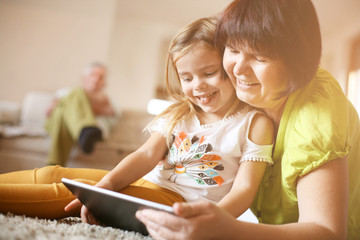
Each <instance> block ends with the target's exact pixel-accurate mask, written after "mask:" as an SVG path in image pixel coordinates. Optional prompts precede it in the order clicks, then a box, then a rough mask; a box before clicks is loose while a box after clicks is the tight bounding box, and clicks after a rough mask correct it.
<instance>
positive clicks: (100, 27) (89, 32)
mask: <svg viewBox="0 0 360 240" xmlns="http://www.w3.org/2000/svg"><path fill="white" fill-rule="evenodd" d="M115 2H116V1H115V0H106V1H98V0H76V1H72V0H51V1H48V0H1V1H0V83H1V87H0V99H3V100H10V101H18V102H20V101H22V99H23V97H24V95H25V93H26V92H28V91H34V90H36V91H55V90H56V89H58V88H59V87H63V86H68V85H76V84H77V83H78V81H79V76H80V72H81V70H82V68H83V66H84V65H86V64H88V63H89V62H90V61H92V60H94V59H98V60H101V61H107V59H108V48H109V42H110V36H111V32H110V31H111V30H112V23H113V16H114V12H113V10H114V5H115Z"/></svg>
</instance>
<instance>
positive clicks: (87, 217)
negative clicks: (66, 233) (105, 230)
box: [80, 206, 99, 225]
mask: <svg viewBox="0 0 360 240" xmlns="http://www.w3.org/2000/svg"><path fill="white" fill-rule="evenodd" d="M80 216H81V221H82V222H84V223H88V224H94V225H99V222H98V220H97V219H96V218H95V217H94V215H92V213H91V212H90V211H89V210H88V209H87V208H86V207H85V206H82V207H81V214H80Z"/></svg>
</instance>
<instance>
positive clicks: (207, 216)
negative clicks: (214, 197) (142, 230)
mask: <svg viewBox="0 0 360 240" xmlns="http://www.w3.org/2000/svg"><path fill="white" fill-rule="evenodd" d="M173 208H174V212H175V214H176V215H173V214H169V213H166V212H163V211H156V210H151V209H143V210H140V211H138V212H137V213H136V217H137V218H138V219H139V220H140V221H142V222H143V223H144V224H145V225H146V227H147V230H148V232H149V234H150V235H151V236H152V237H153V238H154V239H157V240H159V239H197V240H198V239H227V238H229V237H227V236H228V235H227V234H229V233H231V232H230V229H232V230H233V231H234V230H235V229H236V227H235V226H234V225H235V224H236V219H235V218H233V217H232V216H231V215H230V214H228V213H227V212H225V211H224V210H222V209H220V208H219V207H217V206H215V205H214V204H212V203H210V202H208V201H198V202H194V203H175V204H174V206H173Z"/></svg>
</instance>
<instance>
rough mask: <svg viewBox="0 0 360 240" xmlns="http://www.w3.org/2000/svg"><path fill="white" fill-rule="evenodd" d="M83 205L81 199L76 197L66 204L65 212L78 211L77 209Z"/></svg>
mask: <svg viewBox="0 0 360 240" xmlns="http://www.w3.org/2000/svg"><path fill="white" fill-rule="evenodd" d="M81 206H82V204H81V202H80V201H79V199H77V198H75V199H74V200H73V201H71V202H70V203H69V204H68V205H66V206H65V208H64V210H65V212H71V211H76V210H77V209H80V207H81Z"/></svg>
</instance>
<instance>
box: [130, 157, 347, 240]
mask: <svg viewBox="0 0 360 240" xmlns="http://www.w3.org/2000/svg"><path fill="white" fill-rule="evenodd" d="M297 191H298V201H299V214H300V217H299V221H298V222H296V223H289V224H282V225H270V224H254V223H248V222H242V221H237V220H235V219H234V218H231V217H230V215H229V214H228V213H226V212H225V211H223V210H221V209H220V208H217V207H216V206H214V205H213V204H210V203H208V202H205V201H203V202H196V203H191V204H184V203H182V204H178V203H177V204H176V205H175V206H174V209H175V212H176V214H177V215H178V216H175V215H171V214H167V213H164V212H160V211H155V210H149V209H146V210H142V211H139V212H138V213H137V217H138V218H139V219H140V220H141V221H142V222H144V223H145V225H146V226H147V228H148V231H149V233H151V235H152V236H153V237H154V238H155V239H220V238H221V239H244V240H246V239H253V240H254V239H267V240H272V239H276V240H282V239H284V240H285V239H286V240H288V239H292V240H303V239H306V240H322V239H324V240H329V239H334V240H335V239H339V240H340V239H341V240H345V239H346V225H347V201H348V168H347V159H346V157H345V158H342V159H340V158H339V159H334V160H332V161H330V162H328V163H326V164H324V165H323V166H321V167H319V168H318V169H316V170H314V171H312V172H311V173H309V174H307V175H306V176H304V177H302V178H301V179H299V181H298V186H297Z"/></svg>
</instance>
